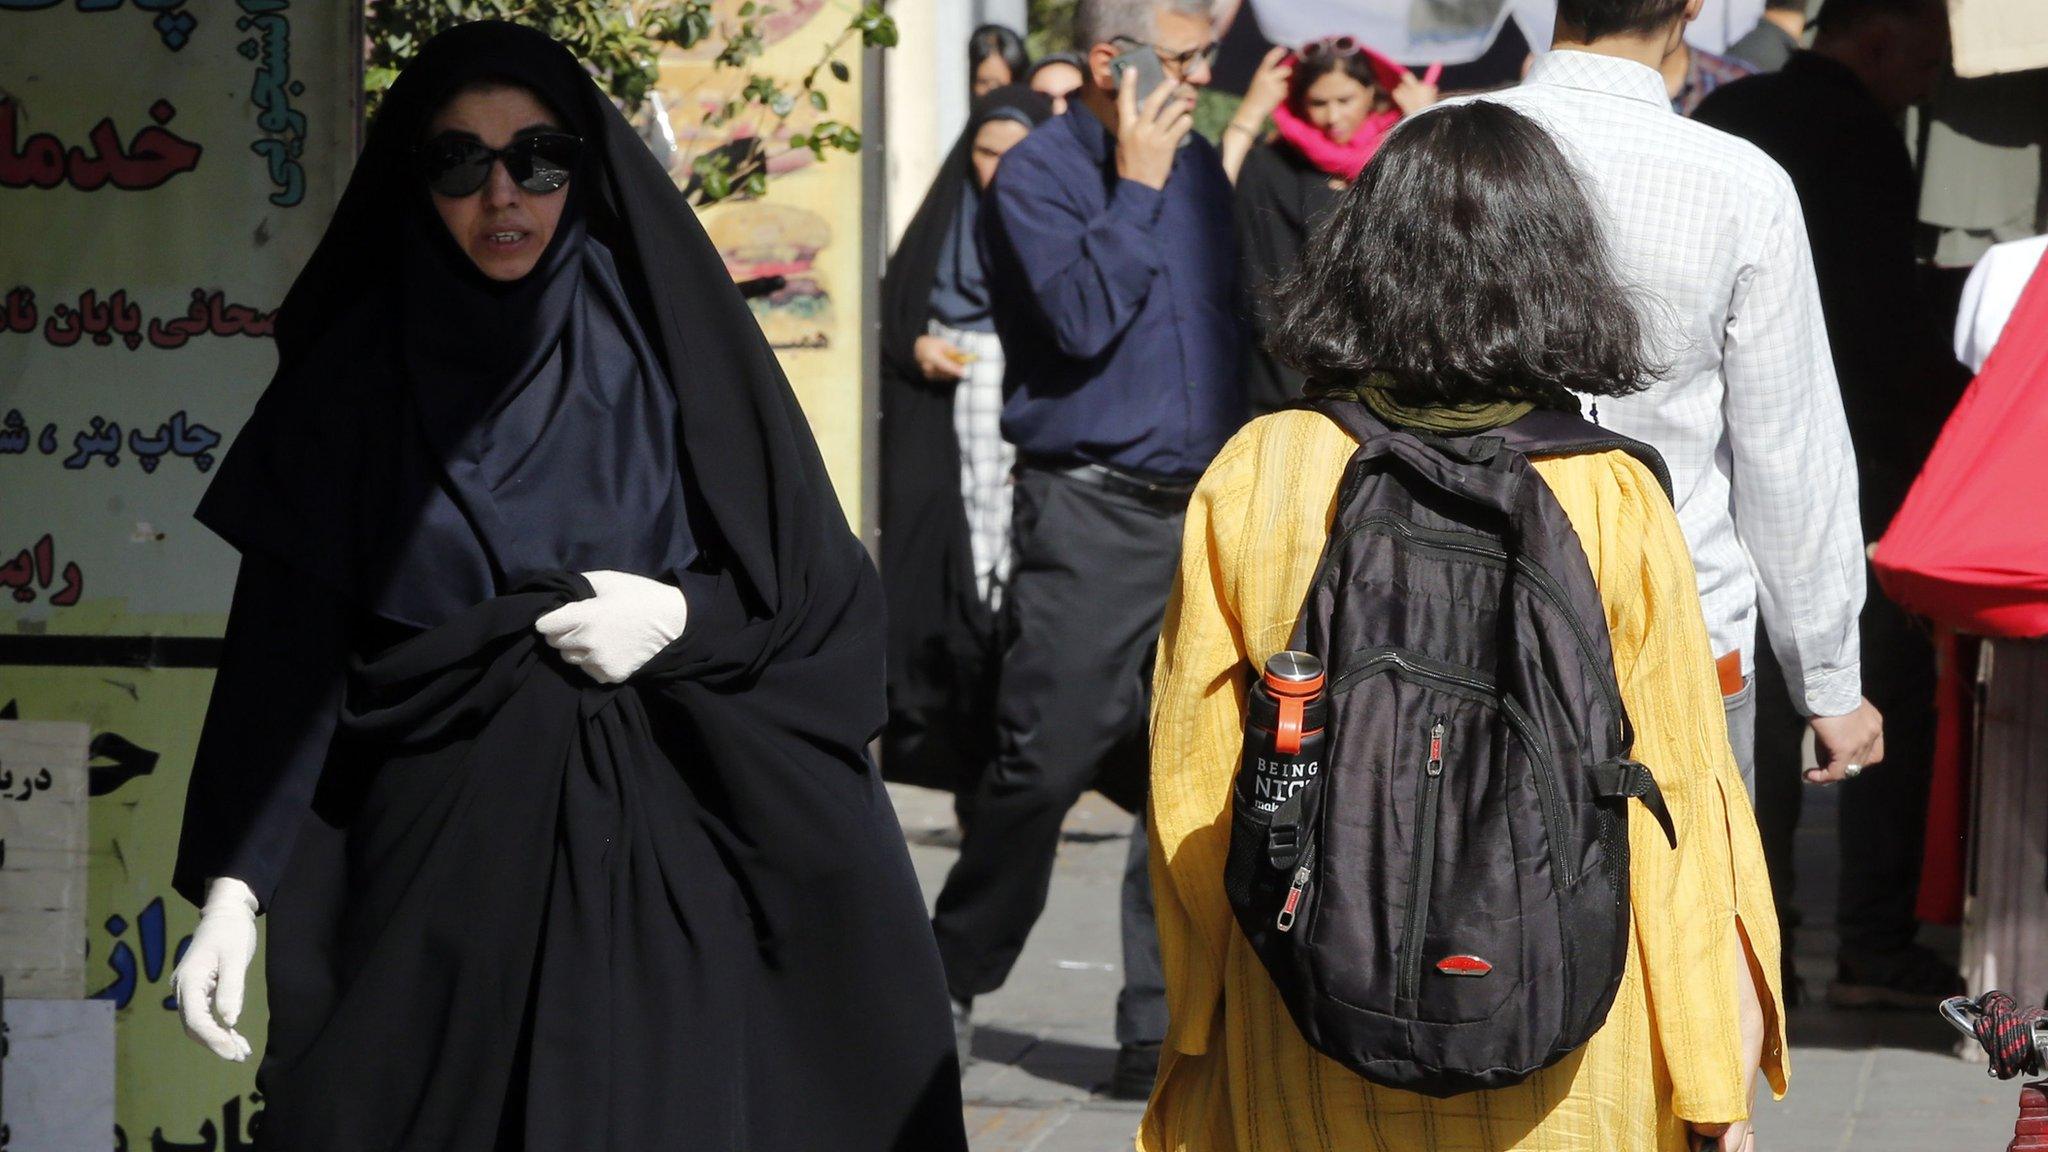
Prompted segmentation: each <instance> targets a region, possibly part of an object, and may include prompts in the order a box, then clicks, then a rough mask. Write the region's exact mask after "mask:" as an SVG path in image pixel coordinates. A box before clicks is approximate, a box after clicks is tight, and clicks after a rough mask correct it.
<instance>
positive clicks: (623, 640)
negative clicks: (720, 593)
mask: <svg viewBox="0 0 2048 1152" xmlns="http://www.w3.org/2000/svg"><path fill="white" fill-rule="evenodd" d="M583 578H584V579H585V580H588V581H590V587H591V589H592V591H594V592H595V593H596V595H594V596H592V597H590V599H588V600H577V601H573V602H571V603H568V604H564V605H562V606H561V607H560V608H557V609H555V610H554V611H553V612H550V613H548V614H547V615H545V616H542V617H541V618H540V619H538V620H536V621H534V622H533V627H534V631H536V632H539V633H540V634H541V636H542V637H543V638H545V639H546V640H547V642H548V644H549V645H550V646H551V647H553V648H554V649H555V650H556V651H557V652H560V653H561V654H562V659H563V660H564V661H566V662H568V663H570V664H573V665H575V666H576V667H578V668H581V669H583V671H585V672H586V673H588V674H589V675H590V678H591V679H592V680H595V681H597V682H598V683H599V684H623V683H625V682H626V681H627V680H629V679H631V678H632V676H633V674H634V673H636V672H638V671H640V669H641V668H642V667H644V666H645V665H646V663H647V662H648V661H649V660H652V659H654V657H655V655H656V654H658V653H659V652H660V651H661V650H662V649H663V648H666V647H668V646H669V645H670V644H672V643H674V642H675V640H676V637H678V636H681V635H682V634H683V627H684V626H685V625H687V624H688V623H689V621H690V605H689V602H688V601H686V600H684V599H683V590H682V589H680V588H678V587H676V586H675V585H673V584H664V583H662V582H661V581H659V580H649V579H648V578H647V577H645V576H635V575H633V574H632V573H630V572H585V573H584V574H583Z"/></svg>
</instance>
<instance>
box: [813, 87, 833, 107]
mask: <svg viewBox="0 0 2048 1152" xmlns="http://www.w3.org/2000/svg"><path fill="white" fill-rule="evenodd" d="M829 103H830V101H828V100H826V99H825V94H824V93H823V92H820V91H818V90H817V89H815V88H813V89H812V90H811V107H813V108H816V109H817V110H818V111H820V112H823V111H824V110H825V107H826V105H827V104H829Z"/></svg>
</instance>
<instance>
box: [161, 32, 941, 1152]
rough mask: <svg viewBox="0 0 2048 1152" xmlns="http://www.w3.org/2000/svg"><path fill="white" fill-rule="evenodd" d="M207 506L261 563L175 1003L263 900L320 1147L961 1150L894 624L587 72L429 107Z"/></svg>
mask: <svg viewBox="0 0 2048 1152" xmlns="http://www.w3.org/2000/svg"><path fill="white" fill-rule="evenodd" d="M277 338H278V351H279V355H280V364H279V368H278V372H277V376H276V378H275V379H274V380H273V381H272V382H271V385H270V388H269V390H268V391H267V392H266V393H265V394H264V396H263V398H262V400H261V401H260V402H259V403H258V405H257V407H256V410H255V413H254V415H252V416H251V418H250V420H249V422H248V424H247V426H246V427H245V428H244V429H243V430H242V432H241V434H240V437H239V439H238V441H237V443H236V445H235V447H234V450H233V451H232V452H230V453H229V455H228V457H227V459H226V460H225V461H224V462H223V463H222V465H221V468H220V472H219V475H218V476H217V478H216V479H215V481H214V484H213V487H212V488H211V489H210V490H209V491H208V492H207V495H206V498H205V500H204V501H203V502H202V503H201V505H200V507H199V512H198V517H199V519H200V521H201V522H202V523H204V524H206V525H207V526H208V527H210V528H212V529H213V530H214V531H216V532H218V533H220V534H221V535H222V536H223V537H225V538H226V539H227V540H228V541H229V542H230V543H231V544H233V545H234V546H235V547H236V548H237V549H239V550H240V551H241V553H242V556H243V562H242V574H241V579H240V582H239V583H238V584H237V586H236V589H235V599H234V608H233V612H232V615H231V616H230V618H229V622H228V632H227V643H226V650H225V653H224V656H223V659H222V666H221V670H220V676H219V679H218V681H217V682H216V685H215V689H214V698H213V703H212V706H211V708H210V710H209V712H208V715H207V721H206V727H205V731H204V734H203V736H202V738H201V741H200V748H199V754H198V758H197V761H196V762H195V764H194V766H193V774H192V785H191V791H190V794H189V796H188V799H187V807H186V819H185V831H184V838H183V842H182V844H181V846H180V852H179V860H178V868H177V875H176V883H177V887H178V890H179V891H180V892H182V893H184V894H185V895H186V896H187V897H189V898H192V899H195V900H199V899H202V898H203V899H204V902H205V911H204V912H203V913H202V916H201V919H200V926H199V928H198V930H197V931H196V932H195V933H194V935H193V939H192V943H191V946H190V947H189V948H188V950H187V951H186V953H185V955H184V958H183V961H182V963H181V965H180V968H179V971H178V973H177V974H176V976H175V977H174V983H175V986H176V990H177V993H178V997H179V1000H180V1004H181V1008H182V1011H183V1013H184V1017H185V1021H186V1026H187V1028H188V1029H189V1030H190V1031H192V1032H193V1034H194V1035H195V1036H196V1037H197V1038H199V1039H200V1040H201V1041H202V1042H204V1043H206V1044H207V1045H208V1046H209V1047H211V1048H212V1049H213V1050H214V1051H216V1052H218V1053H220V1054H221V1055H223V1056H227V1057H229V1058H232V1059H241V1058H245V1057H246V1056H247V1055H248V1054H249V1051H250V1049H249V1045H248V1043H247V1042H246V1041H244V1040H243V1039H242V1038H241V1036H240V1035H238V1034H237V1033H235V1032H234V1030H233V1028H234V1024H235V1020H236V1017H237V1016H238V1015H239V1013H240V1010H241V1004H242V999H243V994H242V986H243V979H244V972H245V970H246V968H247V965H248V962H249V958H250V955H251V953H253V951H254V945H255V919H254V917H255V913H256V911H257V910H258V908H259V907H261V908H263V909H264V910H266V911H267V912H268V914H269V916H270V952H269V958H268V965H267V968H268V977H269V982H270V983H269V988H270V998H269V999H270V1010H271V1017H270V1034H269V1044H268V1048H267V1050H266V1052H265V1053H264V1056H263V1063H262V1067H261V1069H260V1070H259V1073H258V1082H259V1085H260V1087H261V1089H262V1091H263V1093H264V1101H265V1113H264V1123H263V1125H262V1134H261V1137H260V1141H261V1143H262V1145H263V1146H264V1147H266V1148H270V1149H280V1150H282V1149H289V1150H290V1152H397V1150H415V1149H416V1150H420V1152H427V1150H432V1152H495V1150H500V1149H534V1150H536V1152H538V1150H542V1149H545V1150H546V1152H581V1150H586V1149H587V1150H618V1152H629V1150H630V1152H647V1150H652V1149H669V1148H689V1149H693V1150H696V1149H705V1150H734V1152H738V1150H746V1152H777V1150H784V1149H790V1150H794V1149H805V1150H809V1149H817V1148H827V1147H829V1148H833V1149H845V1150H861V1149H874V1150H878V1152H880V1150H890V1152H895V1150H902V1152H911V1150H915V1152H926V1150H929V1149H964V1148H965V1146H966V1144H965V1140H964V1138H963V1135H962V1132H961V1118H960V1096H959V1085H958V1069H957V1066H956V1061H955V1057H954V1053H953V1041H952V1032H951V1028H950V1025H949V1023H948V1018H947V1012H946V1003H945V993H944V981H943V978H942V976H941V973H940V968H939V962H938V956H937V953H936V951H935V949H934V948H933V945H932V938H931V932H930V929H929V927H928V926H927V923H926V920H925V914H924V907H923V903H922V901H921V900H920V899H919V896H918V890H917V885H916V881H915V878H914V877H913V876H912V874H911V870H910V866H909V860H908V858H907V856H906V854H905V851H904V847H903V841H902V836H901V833H900V831H899V829H898V827H897V824H896V820H895V817H894V814H893V812H892V811H891V809H890V807H889V804H888V800H887V798H886V796H885V794H884V792H883V790H882V788H881V785H880V783H879V782H878V780H877V779H876V776H875V773H874V771H873V769H872V767H871V766H870V764H869V762H868V759H867V756H866V753H865V748H866V745H867V742H868V741H869V739H870V738H871V737H873V735H874V734H875V732H876V731H877V730H878V729H879V728H880V727H881V724H882V719H883V695H882V645H883V637H882V615H883V613H882V597H881V591H880V587H879V585H878V582H877V580H876V578H875V574H874V571H873V569H872V568H871V567H870V565H869V563H868V560H867V557H866V554H865V553H864V551H863V550H862V548H861V546H860V544H859V542H858V541H857V540H856V539H855V538H854V536H853V535H852V533H851V532H849V531H848V529H847V526H846V523H845V520H844V518H843V516H842V515H841V513H840V510H839V505H838V502H837V500H836V498H835V497H834V495H833V491H832V487H831V484H830V482H829V481H828V479H827V477H826V474H825V469H824V466H823V464H822V463H821V461H820V459H819V456H818V452H817V448H816V445H815V444H814V443H813V442H812V439H811V435H810V432H809V429H808V427H807V425H806V424H805V422H804V418H803V414H802V412H801V411H800V410H799V409H798V407H797V405H796V402H795V400H794V398H793V397H792V395H791V393H790V390H789V387H788V385H787V383H786V382H785V381H784V380H783V378H782V374H781V372H780V371H779V370H778V369H777V367H776V363H775V360H774V358H773V356H772V355H771V354H770V353H769V350H768V346H767V344H766V342H765V341H764V340H763V339H762V337H761V334H760V331H759V329H758V328H757V327H756V326H755V323H754V321H753V318H752V317H751V316H750V315H749V313H748V311H747V309H746V306H745V304H744V303H743V302H742V301H741V300H740V297H739V295H738V294H737V292H736V291H735V290H734V289H733V287H732V284H731V282H730V280H729V279H728V277H727V275H726V272H725V269H724V267H723V266H722V264H721V263H720V261H719V258H718V256H717V254H716V252H714V251H713V249H712V246H711V244H710V243H709V242H708V241H707V240H706V238H705V235H704V232H703V229H702V228H700V227H699V226H698V224H697V221H696V219H695V217H694V216H693V215H692V214H691V212H690V210H689V208H688V207H687V205H686V204H685V203H684V201H683V198H682V196H681V194H680V193H679V192H678V191H677V190H676V189H675V187H674V186H673V185H672V184H671V183H670V181H669V179H668V177H667V176H666V175H665V174H664V173H663V172H662V170H661V168H660V166H659V165H658V164H656V163H655V161H654V159H653V158H652V157H651V156H649V155H648V153H647V150H646V148H645V146H644V145H643V144H642V143H641V142H640V140H639V138H638V137H637V136H636V135H635V134H634V133H633V131H632V129H630V128H629V127H628V126H627V124H626V122H625V121H624V120H623V119H622V118H621V117H620V116H619V114H618V113H617V112H616V111H615V110H614V109H613V108H612V107H611V105H610V103H609V102H608V101H607V100H606V99H605V98H604V96H603V95H602V93H600V91H599V90H598V89H597V87H596V86H595V85H594V84H592V83H591V81H590V79H589V77H588V76H587V75H586V74H585V73H584V72H583V70H582V69H581V68H580V67H579V66H578V65H577V63H576V61H575V60H574V59H573V58H572V57H571V56H570V55H569V54H568V53H567V52H566V51H564V50H563V49H561V48H560V47H558V46H556V45H555V44H554V43H553V42H551V41H549V40H548V39H547V38H546V37H544V36H542V35H540V34H539V33H536V32H532V31H529V30H526V29H522V28H519V27H516V26H513V25H510V24H502V23H484V24H471V25H467V26H464V27H462V28H459V29H457V30H455V31H452V32H449V33H447V34H445V35H442V36H440V37H437V38H436V39H435V40H433V41H432V42H431V43H429V44H428V45H427V46H426V47H425V48H424V49H422V51H421V52H420V55H419V58H418V60H417V62H415V63H414V64H413V66H412V67H410V68H408V69H407V70H406V72H405V74H404V75H403V76H401V77H400V78H399V80H398V83H397V84H396V85H395V86H394V87H393V88H392V90H391V92H390V94H389V96H388V97H387V99H386V102H385V106H384V108H383V110H382V111H381V112H380V114H379V115H378V117H377V121H376V124H375V126H374V127H373V128H372V130H371V132H370V136H369V143H368V147H367V148H366V149H365V151H364V153H363V156H362V159H361V160H360V161H359V163H358V164H357V166H356V170H355V174H354V176H353V178H352V179H351V180H350V182H349V186H348V190H347V192H346V194H345V195H344V196H343V198H342V201H341V204H340V207H339V209H338V210H337V212H336V214H335V218H334V220H333V222H332V224H331V225H330V226H329V228H328V232H327V235H326V237H325V238H324V239H323V240H322V241H321V244H320V247H319V249H318V250H317V251H316V252H315V253H314V254H313V257H312V260H311V261H310V262H309V263H308V264H307V266H306V268H305V270H304V271H303V272H302V273H301V274H300V276H299V279H298V281H297V283H296V284H294V285H293V287H292V290H291V292H290V294H289V295H288V296H287V297H286V298H285V301H284V304H283V306H282V308H281V310H280V314H279V317H278V324H277Z"/></svg>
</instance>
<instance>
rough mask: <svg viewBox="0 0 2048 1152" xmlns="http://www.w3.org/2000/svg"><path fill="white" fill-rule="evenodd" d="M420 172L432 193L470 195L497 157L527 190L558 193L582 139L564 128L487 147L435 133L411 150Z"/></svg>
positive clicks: (573, 165) (457, 196) (579, 152)
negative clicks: (437, 135) (435, 136)
mask: <svg viewBox="0 0 2048 1152" xmlns="http://www.w3.org/2000/svg"><path fill="white" fill-rule="evenodd" d="M414 155H415V157H416V158H417V161H418V163H419V168H420V175H421V176H422V177H423V178H425V180H426V182H427V187H429V188H431V189H433V190H434V194H435V195H437V196H446V197H448V198H450V199H460V198H461V197H464V196H469V195H473V194H474V193H475V192H476V190H477V189H479V188H481V187H483V186H484V181H485V180H488V179H489V178H490V175H491V165H492V164H494V163H496V162H498V161H500V160H502V161H504V162H505V172H506V174H507V175H509V176H511V177H512V180H513V182H514V183H516V184H518V185H519V186H520V187H521V188H524V189H526V190H527V191H528V192H540V193H546V192H559V191H561V190H562V186H563V185H564V184H567V183H568V182H569V174H570V173H572V172H574V171H575V170H576V161H577V159H578V158H579V157H581V156H582V155H583V140H582V138H581V137H577V136H571V135H569V134H568V133H567V132H536V133H534V134H533V135H531V136H521V137H520V138H519V139H517V140H514V141H512V142H511V143H510V144H507V145H505V146H504V147H503V148H487V147H485V146H484V143H483V141H481V140H477V139H474V138H471V137H467V136H452V135H451V136H441V137H437V138H435V139H433V140H429V141H427V142H426V143H425V144H422V145H420V146H419V148H418V149H416V150H415V152H414Z"/></svg>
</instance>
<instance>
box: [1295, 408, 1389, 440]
mask: <svg viewBox="0 0 2048 1152" xmlns="http://www.w3.org/2000/svg"><path fill="white" fill-rule="evenodd" d="M1288 407H1289V408H1300V409H1304V410H1306V411H1309V412H1320V413H1322V414H1323V415H1324V416H1327V417H1329V418H1330V420H1331V421H1332V422H1334V423H1335V424H1336V425H1337V426H1338V427H1339V428H1342V429H1344V431H1346V432H1349V433H1350V434H1351V438H1352V439H1353V440H1356V441H1358V442H1359V443H1360V444H1363V443H1365V442H1366V441H1368V440H1370V439H1372V438H1373V437H1375V436H1384V435H1386V434H1387V433H1389V432H1391V431H1393V429H1392V428H1390V427H1388V426H1387V424H1386V423H1385V422H1383V421H1382V420H1381V419H1380V418H1379V417H1377V416H1375V415H1373V414H1372V409H1370V408H1367V407H1366V406H1365V405H1363V404H1361V403H1359V402H1358V401H1356V400H1344V399H1340V398H1338V397H1335V396H1311V397H1305V398H1303V399H1300V400H1296V401H1295V402H1294V403H1292V404H1289V405H1288Z"/></svg>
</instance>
